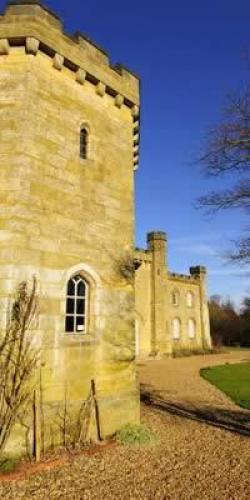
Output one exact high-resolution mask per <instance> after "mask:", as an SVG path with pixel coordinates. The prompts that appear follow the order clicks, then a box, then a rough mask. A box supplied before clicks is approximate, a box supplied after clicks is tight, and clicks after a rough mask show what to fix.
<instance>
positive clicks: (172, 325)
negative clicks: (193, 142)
mask: <svg viewBox="0 0 250 500" xmlns="http://www.w3.org/2000/svg"><path fill="white" fill-rule="evenodd" d="M175 321H178V325H179V330H178V336H175V335H174V324H175ZM171 334H172V335H171V337H172V339H173V340H180V338H181V320H180V318H178V317H175V318H173V319H172V321H171Z"/></svg>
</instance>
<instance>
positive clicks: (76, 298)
mask: <svg viewBox="0 0 250 500" xmlns="http://www.w3.org/2000/svg"><path fill="white" fill-rule="evenodd" d="M77 278H78V280H77V281H75V280H76V279H77ZM70 281H73V282H74V294H72V295H71V294H69V293H68V287H69V283H70ZM81 281H82V282H83V284H84V295H82V296H81V295H78V285H79V283H80V282H81ZM89 298H90V286H89V283H88V281H87V280H86V279H85V278H84V277H83V276H82V275H81V273H76V274H74V275H73V276H71V277H70V278H69V279H68V281H67V285H66V300H65V321H64V331H65V333H66V334H67V335H87V334H88V321H89V302H90V301H89ZM69 300H73V313H68V312H67V311H68V304H69ZM79 300H82V301H83V302H84V309H83V311H84V312H83V314H80V313H78V312H77V307H78V301H79ZM68 317H73V330H71V331H69V330H67V325H66V322H67V318H68ZM77 318H84V321H83V329H82V330H77Z"/></svg>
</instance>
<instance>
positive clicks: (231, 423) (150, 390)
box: [140, 384, 250, 437]
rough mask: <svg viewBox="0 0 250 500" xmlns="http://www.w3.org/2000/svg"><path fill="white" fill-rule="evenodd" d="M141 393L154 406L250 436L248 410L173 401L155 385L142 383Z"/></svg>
mask: <svg viewBox="0 0 250 500" xmlns="http://www.w3.org/2000/svg"><path fill="white" fill-rule="evenodd" d="M140 394H141V401H142V402H143V403H145V404H147V405H149V406H152V408H156V409H158V410H161V411H164V412H167V413H170V414H171V415H176V416H178V417H183V418H189V419H191V420H196V421H198V422H203V423H206V424H208V425H212V426H214V427H219V428H221V429H225V430H228V431H230V432H235V433H237V434H242V435H244V436H249V437H250V411H248V410H240V409H239V410H227V409H225V408H220V407H217V406H211V405H208V404H205V403H203V402H200V403H199V404H197V403H195V404H194V403H192V402H191V401H173V400H170V399H165V397H164V396H163V393H162V392H158V391H156V390H155V389H154V387H153V386H150V385H144V384H141V387H140ZM166 396H167V394H166Z"/></svg>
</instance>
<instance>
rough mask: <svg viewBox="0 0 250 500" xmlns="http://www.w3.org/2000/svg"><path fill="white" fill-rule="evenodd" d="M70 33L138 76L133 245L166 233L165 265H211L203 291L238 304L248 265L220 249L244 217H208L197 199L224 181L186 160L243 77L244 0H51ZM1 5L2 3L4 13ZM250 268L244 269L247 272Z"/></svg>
mask: <svg viewBox="0 0 250 500" xmlns="http://www.w3.org/2000/svg"><path fill="white" fill-rule="evenodd" d="M46 4H47V5H48V6H50V7H51V8H52V9H53V10H55V11H56V12H57V13H58V14H59V15H60V16H61V17H62V18H63V19H64V23H65V28H66V30H67V31H69V32H74V31H77V30H79V31H82V32H83V33H86V34H88V35H89V36H90V38H92V39H93V40H95V41H96V42H97V43H99V44H100V45H101V46H103V47H104V48H105V49H106V50H107V51H108V52H109V53H110V56H111V60H112V61H113V62H122V63H123V64H124V65H126V66H128V67H129V68H131V69H132V70H134V71H135V72H136V73H138V74H139V75H140V77H141V82H142V85H141V90H142V93H141V160H140V167H139V170H138V172H137V173H136V243H137V245H138V246H144V245H145V235H146V232H147V231H150V230H154V229H160V230H164V231H166V232H167V233H168V235H169V266H170V269H171V270H173V271H176V272H186V271H187V270H188V268H189V266H190V265H193V264H203V265H206V266H207V267H208V272H209V293H210V294H214V293H220V294H223V295H225V296H227V295H230V296H231V297H232V298H233V299H234V300H235V301H236V302H237V303H239V301H240V297H242V295H244V293H246V292H247V289H248V292H249V293H250V290H249V285H248V283H249V271H248V272H247V270H246V269H239V268H235V267H232V266H230V265H228V264H226V263H225V261H224V259H223V252H224V251H225V249H226V248H227V247H228V246H229V245H230V240H232V239H234V238H235V236H236V235H237V234H238V233H239V231H240V230H241V228H242V227H243V226H244V224H246V217H245V216H244V215H243V214H241V213H238V212H234V211H232V212H227V213H223V214H220V215H217V216H216V217H215V218H211V217H210V218H208V217H205V215H204V213H202V212H201V211H197V210H196V209H195V208H194V206H193V204H194V202H195V200H196V198H197V197H198V196H199V195H201V194H203V193H205V192H206V191H207V190H208V189H209V188H211V187H213V186H217V187H218V186H220V185H221V186H223V184H224V180H220V181H216V183H213V182H211V180H208V179H205V178H204V177H203V176H202V174H201V171H200V169H199V166H198V165H194V164H192V161H193V160H195V159H196V157H197V156H198V154H199V149H200V147H201V145H202V141H203V139H204V136H205V134H206V131H207V129H208V128H209V127H211V126H213V125H214V124H215V123H217V122H218V121H219V120H220V116H221V109H222V107H223V105H224V103H225V96H226V95H227V94H228V93H230V92H231V91H234V90H237V88H239V86H240V85H241V82H242V81H246V80H247V78H249V66H250V62H249V61H248V63H247V62H246V60H245V58H244V55H245V53H246V51H247V50H248V51H249V50H250V36H249V33H250V31H249V26H250V2H249V0H238V1H237V2H236V1H235V0H234V1H232V0H202V1H195V0H189V1H187V0H175V1H166V0H165V1H164V0H155V1H154V2H146V1H142V0H126V2H117V1H115V0H106V1H105V2H103V0H92V1H87V0H72V1H68V0H67V1H66V0H47V1H46ZM4 5H5V2H4V1H3V0H0V7H1V10H2V9H3V6H4ZM247 275H248V276H247Z"/></svg>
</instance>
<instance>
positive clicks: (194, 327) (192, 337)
mask: <svg viewBox="0 0 250 500" xmlns="http://www.w3.org/2000/svg"><path fill="white" fill-rule="evenodd" d="M191 322H192V325H193V333H194V335H190V330H189V325H190V323H191ZM187 333H188V338H189V339H190V340H194V339H195V338H196V321H195V319H194V318H188V321H187Z"/></svg>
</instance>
